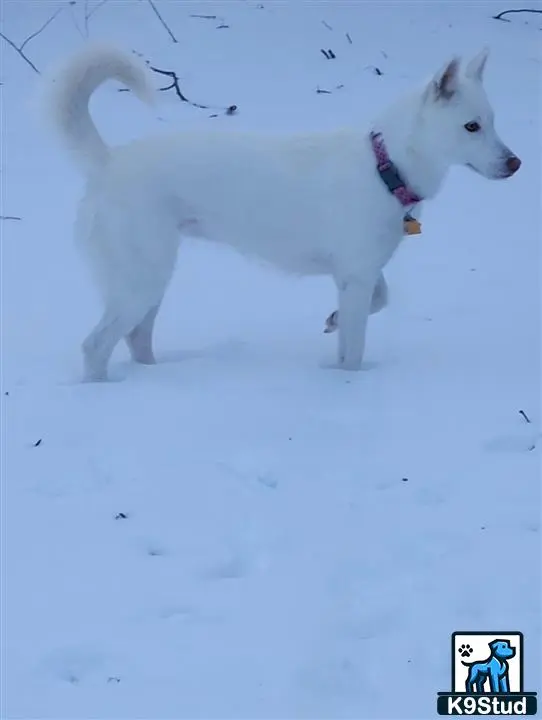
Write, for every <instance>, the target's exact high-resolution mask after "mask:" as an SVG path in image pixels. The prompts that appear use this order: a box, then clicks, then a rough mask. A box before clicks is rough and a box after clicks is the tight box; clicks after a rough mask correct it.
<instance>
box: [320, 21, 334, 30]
mask: <svg viewBox="0 0 542 720" xmlns="http://www.w3.org/2000/svg"><path fill="white" fill-rule="evenodd" d="M322 25H323V26H324V27H327V29H328V30H333V28H332V27H331V25H329V23H327V22H326V21H325V20H322Z"/></svg>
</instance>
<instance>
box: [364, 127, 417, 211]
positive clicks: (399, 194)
mask: <svg viewBox="0 0 542 720" xmlns="http://www.w3.org/2000/svg"><path fill="white" fill-rule="evenodd" d="M371 144H372V146H373V152H374V154H375V158H376V169H377V170H378V174H379V175H380V177H381V178H382V181H383V182H384V184H385V185H386V187H387V188H388V190H389V191H390V192H391V193H392V195H395V197H396V198H397V200H399V202H400V203H401V205H402V206H403V207H408V206H409V205H416V204H417V203H419V202H421V201H422V199H423V198H421V197H419V195H417V194H416V193H415V192H414V191H413V190H411V189H410V188H409V187H408V186H407V184H406V183H405V181H404V180H403V179H402V178H401V175H400V174H399V170H398V169H397V167H396V166H395V165H394V164H393V163H392V161H391V160H390V156H389V155H388V151H387V150H386V145H385V144H384V138H383V137H382V133H380V132H378V133H377V132H372V133H371Z"/></svg>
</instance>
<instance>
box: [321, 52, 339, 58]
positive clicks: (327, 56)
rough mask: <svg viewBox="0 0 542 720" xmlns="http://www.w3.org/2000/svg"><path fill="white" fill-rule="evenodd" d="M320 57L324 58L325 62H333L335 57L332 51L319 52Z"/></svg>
mask: <svg viewBox="0 0 542 720" xmlns="http://www.w3.org/2000/svg"><path fill="white" fill-rule="evenodd" d="M320 52H321V53H322V55H323V56H324V57H325V58H326V60H335V58H336V55H335V53H334V52H333V50H320Z"/></svg>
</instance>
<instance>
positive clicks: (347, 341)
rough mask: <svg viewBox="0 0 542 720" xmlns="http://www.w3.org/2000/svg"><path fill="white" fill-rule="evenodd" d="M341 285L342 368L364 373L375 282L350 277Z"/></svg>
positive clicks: (339, 349)
mask: <svg viewBox="0 0 542 720" xmlns="http://www.w3.org/2000/svg"><path fill="white" fill-rule="evenodd" d="M337 285H338V288H339V315H340V318H341V320H340V323H339V348H338V353H339V357H338V360H339V363H338V364H339V367H340V368H341V369H343V370H360V369H361V363H362V360H363V353H364V351H365V334H366V331H367V320H368V317H369V313H370V307H371V298H372V295H373V289H374V285H375V280H372V281H371V280H369V279H368V278H367V277H363V276H361V277H358V276H353V275H349V276H347V277H345V278H342V279H341V280H339V281H338V282H337Z"/></svg>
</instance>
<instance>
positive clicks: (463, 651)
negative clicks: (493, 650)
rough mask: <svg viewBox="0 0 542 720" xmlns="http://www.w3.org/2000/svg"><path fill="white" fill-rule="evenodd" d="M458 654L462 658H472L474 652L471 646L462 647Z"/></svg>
mask: <svg viewBox="0 0 542 720" xmlns="http://www.w3.org/2000/svg"><path fill="white" fill-rule="evenodd" d="M457 652H458V653H459V654H460V655H461V657H466V658H468V657H470V656H471V655H472V653H473V652H474V651H473V649H472V648H471V646H470V645H460V646H459V648H458V649H457Z"/></svg>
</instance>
